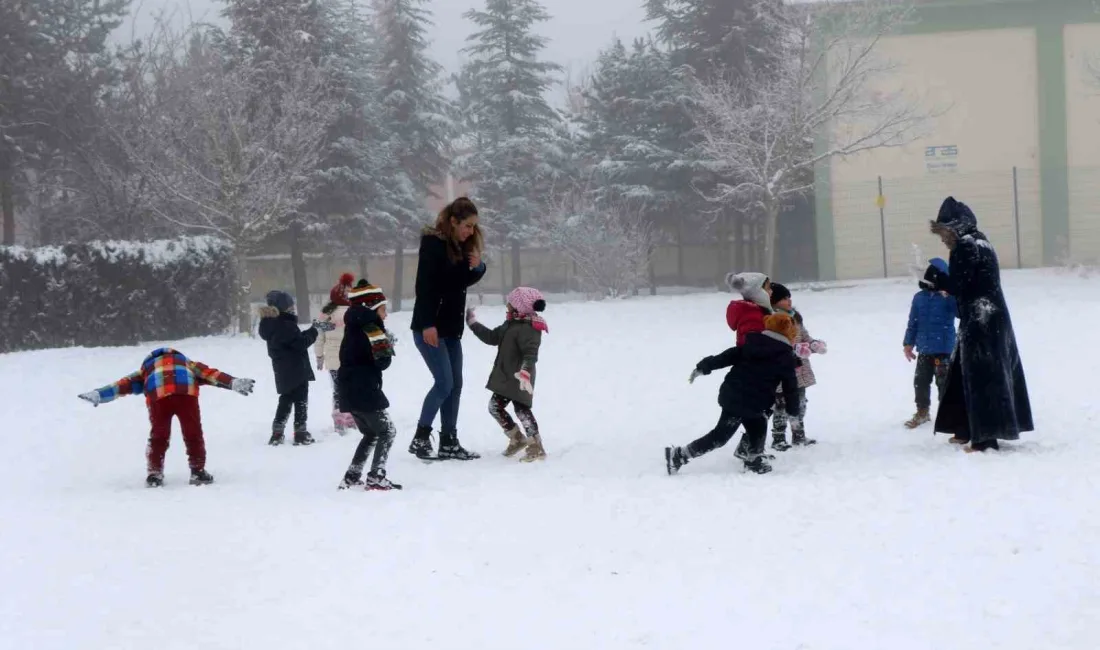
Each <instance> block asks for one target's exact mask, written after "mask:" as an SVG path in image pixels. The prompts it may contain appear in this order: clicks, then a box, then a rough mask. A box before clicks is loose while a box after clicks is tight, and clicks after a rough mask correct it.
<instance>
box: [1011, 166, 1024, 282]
mask: <svg viewBox="0 0 1100 650" xmlns="http://www.w3.org/2000/svg"><path fill="white" fill-rule="evenodd" d="M1012 218H1013V220H1014V221H1015V222H1016V268H1018V269H1022V268H1024V261H1023V257H1022V256H1021V255H1020V183H1019V181H1018V179H1017V174H1016V167H1013V168H1012Z"/></svg>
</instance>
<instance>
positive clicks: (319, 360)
mask: <svg viewBox="0 0 1100 650" xmlns="http://www.w3.org/2000/svg"><path fill="white" fill-rule="evenodd" d="M317 369H318V370H324V369H325V358H324V357H317Z"/></svg>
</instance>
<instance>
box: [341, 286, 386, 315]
mask: <svg viewBox="0 0 1100 650" xmlns="http://www.w3.org/2000/svg"><path fill="white" fill-rule="evenodd" d="M348 302H350V303H351V304H353V305H364V306H365V307H367V309H378V308H379V307H382V306H384V305H387V304H389V303H387V301H386V294H384V293H382V289H381V288H380V287H376V286H374V285H373V284H371V283H370V282H367V281H366V280H360V281H359V282H358V284H356V285H355V286H354V287H352V288H351V289H349V290H348Z"/></svg>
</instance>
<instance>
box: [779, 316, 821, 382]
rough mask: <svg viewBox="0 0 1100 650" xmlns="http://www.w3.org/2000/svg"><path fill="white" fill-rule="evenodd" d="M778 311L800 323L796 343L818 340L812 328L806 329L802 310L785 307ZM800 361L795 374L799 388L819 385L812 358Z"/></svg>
mask: <svg viewBox="0 0 1100 650" xmlns="http://www.w3.org/2000/svg"><path fill="white" fill-rule="evenodd" d="M776 311H777V312H781V313H784V314H788V315H789V316H790V317H791V318H793V319H794V322H795V323H797V324H798V339H797V340H796V341H795V343H796V344H798V343H811V344H812V343H816V342H817V339H815V338H814V337H813V336H812V335H811V334H810V330H808V329H806V325H805V323H804V322H803V320H802V312H799V311H798V310H793V311H787V310H785V309H776ZM811 349H813V348H811ZM812 354H817V353H816V352H812ZM800 361H801V364H799V366H798V369H797V370H796V371H795V375H797V376H798V387H799V388H809V387H810V386H816V385H817V376H816V375H814V368H813V366H812V365H811V364H810V360H809V359H800ZM779 390H782V387H780V389H779Z"/></svg>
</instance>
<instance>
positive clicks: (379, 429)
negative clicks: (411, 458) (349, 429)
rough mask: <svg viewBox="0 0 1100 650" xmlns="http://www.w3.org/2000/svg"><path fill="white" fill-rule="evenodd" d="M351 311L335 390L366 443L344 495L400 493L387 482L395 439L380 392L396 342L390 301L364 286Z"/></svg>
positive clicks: (343, 485) (353, 292) (352, 296)
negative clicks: (358, 490) (389, 323)
mask: <svg viewBox="0 0 1100 650" xmlns="http://www.w3.org/2000/svg"><path fill="white" fill-rule="evenodd" d="M348 302H349V303H350V305H351V306H350V307H349V308H348V311H347V313H346V314H345V315H344V340H343V342H342V343H341V344H340V370H338V371H337V372H336V387H337V391H338V392H339V394H340V395H339V397H340V404H341V405H342V408H344V409H346V410H347V411H348V412H349V413H351V417H352V419H353V420H354V421H355V425H356V426H357V427H358V428H359V433H361V434H363V439H362V440H361V441H359V445H358V446H357V447H356V448H355V453H354V454H353V455H352V457H351V464H350V465H349V466H348V470H347V471H346V472H344V479H343V481H341V482H340V489H341V490H346V489H349V488H353V487H358V486H363V487H365V488H366V489H367V490H370V491H386V490H400V489H401V487H402V486H401V485H400V484H399V483H394V482H393V481H391V480H390V479H389V478H388V477H387V476H386V461H387V460H388V459H389V456H390V448H391V447H393V440H394V438H396V437H397V429H396V428H395V427H394V425H393V421H392V420H390V416H389V413H388V412H387V411H386V409H388V408H389V406H390V402H389V400H388V399H386V394H385V393H384V392H382V372H383V371H385V370H386V369H387V368H389V367H390V364H391V363H392V362H393V356H394V349H393V345H394V338H393V336H392V335H391V334H390V333H389V332H387V331H386V326H385V324H384V321H385V320H386V306H387V304H388V303H387V302H386V295H385V294H384V293H383V292H382V289H380V288H379V287H376V286H374V285H372V284H370V283H369V282H367V281H366V280H360V281H359V283H358V284H356V285H355V286H354V287H352V288H351V289H350V290H348ZM372 449H373V450H374V458H373V459H372V461H371V467H370V472H369V473H368V474H367V476H366V479H365V480H364V478H363V468H364V467H365V466H366V464H367V457H368V456H370V454H371V450H372Z"/></svg>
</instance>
